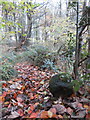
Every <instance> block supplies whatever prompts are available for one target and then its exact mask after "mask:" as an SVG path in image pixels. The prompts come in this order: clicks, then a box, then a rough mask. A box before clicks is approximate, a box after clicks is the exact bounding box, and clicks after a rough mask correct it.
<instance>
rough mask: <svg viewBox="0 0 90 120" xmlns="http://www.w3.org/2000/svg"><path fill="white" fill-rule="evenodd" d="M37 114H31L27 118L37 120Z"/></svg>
mask: <svg viewBox="0 0 90 120" xmlns="http://www.w3.org/2000/svg"><path fill="white" fill-rule="evenodd" d="M37 115H38V113H32V114H31V115H30V117H29V118H37Z"/></svg>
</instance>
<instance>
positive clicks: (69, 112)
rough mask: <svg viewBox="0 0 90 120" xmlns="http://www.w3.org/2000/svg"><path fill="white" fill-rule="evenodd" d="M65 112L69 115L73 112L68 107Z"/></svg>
mask: <svg viewBox="0 0 90 120" xmlns="http://www.w3.org/2000/svg"><path fill="white" fill-rule="evenodd" d="M66 112H67V113H68V114H69V115H72V113H73V110H72V109H71V108H70V107H68V108H67V109H66Z"/></svg>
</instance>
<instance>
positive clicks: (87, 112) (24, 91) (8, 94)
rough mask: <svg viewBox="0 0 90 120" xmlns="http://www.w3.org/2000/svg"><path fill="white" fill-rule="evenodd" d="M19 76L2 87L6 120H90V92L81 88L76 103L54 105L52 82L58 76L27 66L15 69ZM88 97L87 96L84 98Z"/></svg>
mask: <svg viewBox="0 0 90 120" xmlns="http://www.w3.org/2000/svg"><path fill="white" fill-rule="evenodd" d="M15 68H16V69H17V71H18V73H19V75H18V76H17V77H16V78H14V79H11V80H10V81H6V82H4V83H3V84H2V95H1V96H0V101H1V103H2V120H6V119H10V118H12V119H15V120H19V119H21V118H22V119H24V118H27V119H28V118H29V119H30V118H33V119H36V118H43V119H44V118H87V119H89V118H90V96H89V94H90V89H89V91H87V89H84V91H83V88H81V90H80V93H81V95H80V96H74V97H73V101H72V100H71V101H65V100H63V102H62V99H58V100H57V101H52V100H51V98H52V95H51V93H50V92H49V89H48V86H49V80H50V78H51V77H52V76H53V75H54V74H55V73H54V72H53V71H50V70H47V69H46V70H44V71H42V70H40V69H39V68H38V67H37V66H34V65H30V64H27V63H18V64H16V65H15ZM86 92H87V93H88V95H86V96H84V95H83V94H85V93H86Z"/></svg>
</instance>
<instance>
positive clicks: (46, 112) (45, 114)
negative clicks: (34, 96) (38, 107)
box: [40, 111, 48, 118]
mask: <svg viewBox="0 0 90 120" xmlns="http://www.w3.org/2000/svg"><path fill="white" fill-rule="evenodd" d="M40 118H48V111H42V113H41V116H40Z"/></svg>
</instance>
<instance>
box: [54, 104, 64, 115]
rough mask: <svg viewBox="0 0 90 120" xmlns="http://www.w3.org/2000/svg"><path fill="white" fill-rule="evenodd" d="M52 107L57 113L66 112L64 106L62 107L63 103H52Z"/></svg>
mask: <svg viewBox="0 0 90 120" xmlns="http://www.w3.org/2000/svg"><path fill="white" fill-rule="evenodd" d="M53 108H55V109H56V111H57V113H58V114H64V113H65V112H66V108H65V107H64V105H60V104H57V105H53Z"/></svg>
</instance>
